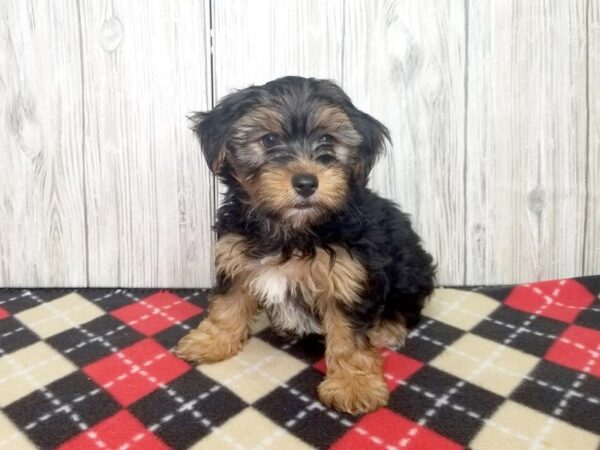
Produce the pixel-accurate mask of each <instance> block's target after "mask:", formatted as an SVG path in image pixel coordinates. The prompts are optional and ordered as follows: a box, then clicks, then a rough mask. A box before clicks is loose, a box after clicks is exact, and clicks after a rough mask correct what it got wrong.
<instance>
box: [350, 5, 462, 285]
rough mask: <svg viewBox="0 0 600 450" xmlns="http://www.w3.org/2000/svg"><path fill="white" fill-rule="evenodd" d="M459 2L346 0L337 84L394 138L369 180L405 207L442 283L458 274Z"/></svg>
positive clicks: (457, 277) (454, 280)
mask: <svg viewBox="0 0 600 450" xmlns="http://www.w3.org/2000/svg"><path fill="white" fill-rule="evenodd" d="M464 20H465V11H464V8H463V3H462V2H449V3H442V2H436V1H434V0H427V1H419V2H415V1H410V0H406V1H387V0H386V1H383V0H378V1H372V0H360V1H348V2H346V8H345V13H344V64H343V69H344V70H343V77H342V85H343V87H344V89H345V90H346V91H347V92H348V94H349V95H350V96H351V97H352V98H353V99H354V100H355V103H356V104H357V105H358V106H359V107H360V108H361V109H363V110H365V111H366V112H368V113H370V114H371V115H373V116H374V117H376V118H378V119H379V120H381V121H382V122H383V123H384V124H386V125H387V126H388V127H389V129H390V131H391V135H392V141H393V146H392V148H390V149H389V152H388V153H387V156H386V157H384V158H382V159H381V161H380V162H379V163H378V164H377V166H376V167H375V169H374V171H373V174H372V177H371V186H372V187H373V188H374V189H375V190H376V191H378V192H379V193H380V194H382V195H384V196H385V197H388V198H391V199H393V200H395V201H397V202H398V203H399V204H400V205H401V207H402V209H403V210H404V211H406V212H408V213H410V214H411V215H412V217H413V223H414V226H415V228H416V229H417V231H418V232H419V234H420V235H421V236H422V238H423V240H424V243H425V246H426V247H427V248H428V249H429V251H431V253H432V254H433V255H434V257H435V259H436V262H437V263H438V279H439V281H440V282H442V283H444V284H461V283H462V282H463V281H464V247H465V246H464V240H465V235H464V211H465V206H464V195H463V192H464V173H463V168H464V107H465V86H464V71H465V57H464V56H465V55H464V54H465V27H464Z"/></svg>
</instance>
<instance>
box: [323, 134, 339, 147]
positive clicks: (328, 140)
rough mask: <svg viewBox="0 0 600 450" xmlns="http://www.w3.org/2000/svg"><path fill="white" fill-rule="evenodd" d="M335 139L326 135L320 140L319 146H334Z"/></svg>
mask: <svg viewBox="0 0 600 450" xmlns="http://www.w3.org/2000/svg"><path fill="white" fill-rule="evenodd" d="M334 141H335V139H334V138H333V136H332V135H330V134H324V135H323V136H321V137H320V138H319V144H321V145H333V143H334Z"/></svg>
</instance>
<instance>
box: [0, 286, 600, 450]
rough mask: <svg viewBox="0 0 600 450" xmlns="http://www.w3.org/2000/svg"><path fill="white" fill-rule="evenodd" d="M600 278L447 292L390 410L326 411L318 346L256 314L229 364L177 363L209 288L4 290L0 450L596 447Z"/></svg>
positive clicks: (409, 350)
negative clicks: (279, 331) (277, 330)
mask: <svg viewBox="0 0 600 450" xmlns="http://www.w3.org/2000/svg"><path fill="white" fill-rule="evenodd" d="M599 293H600V277H585V278H576V279H564V280H555V281H545V282H539V283H532V284H524V285H518V286H501V287H477V288H446V289H444V288H441V289H438V290H437V291H436V293H435V295H434V296H433V298H432V299H431V300H430V302H429V303H428V306H427V307H426V309H425V312H424V317H423V319H422V321H421V322H420V324H419V325H418V326H417V327H416V328H414V329H413V330H412V331H411V333H410V335H409V338H408V340H407V343H406V345H405V347H404V348H402V349H399V350H398V349H384V350H382V352H383V357H384V369H385V378H386V380H387V383H388V386H389V389H390V402H389V405H388V406H387V407H386V408H383V409H380V410H378V411H376V412H374V413H371V414H367V415H363V416H358V417H354V416H350V415H347V414H342V413H338V412H336V411H333V410H330V409H328V408H326V407H324V406H323V405H322V404H321V403H319V401H318V399H317V397H316V387H317V385H318V384H319V382H320V381H321V380H322V378H323V375H324V370H325V365H324V362H323V352H324V348H323V343H322V340H321V339H320V338H319V337H317V336H315V337H309V338H306V339H302V340H291V341H290V340H286V339H284V338H281V337H279V336H277V335H276V334H274V333H273V332H272V331H271V330H270V329H269V326H268V321H267V319H266V318H265V317H263V316H260V317H259V319H258V320H257V322H256V324H255V325H254V327H253V333H252V337H251V338H250V339H249V340H248V342H247V343H246V345H245V347H244V349H243V351H242V352H241V353H240V354H239V355H237V356H235V357H234V358H232V359H230V360H228V361H225V362H221V363H216V364H210V365H200V366H197V367H193V366H191V365H190V364H188V363H186V362H184V361H182V360H180V359H178V358H177V357H175V356H174V355H173V354H172V349H173V347H174V346H175V344H176V343H177V341H178V340H179V339H180V338H181V337H182V336H183V335H184V334H186V333H187V332H188V331H190V330H191V329H193V328H194V327H196V326H197V325H198V323H199V322H200V320H201V319H202V318H203V315H204V312H205V311H206V308H207V306H208V301H207V291H206V290H139V289H131V290H129V289H104V290H100V289H5V290H0V448H8V449H19V450H21V449H27V448H44V449H51V448H67V449H88V448H89V449H112V448H114V449H134V448H139V449H165V448H175V449H184V448H195V449H211V450H212V449H216V450H218V449H246V448H256V449H258V448H261V449H269V448H270V449H285V450H290V449H309V448H319V449H325V448H334V449H360V450H364V449H373V450H375V449H379V450H395V449H411V448H412V449H460V448H472V449H499V448H509V449H511V450H512V449H520V448H543V449H550V448H555V449H578V450H584V449H598V448H599V446H600V362H599V361H598V360H599V359H600V299H599V297H598V295H599Z"/></svg>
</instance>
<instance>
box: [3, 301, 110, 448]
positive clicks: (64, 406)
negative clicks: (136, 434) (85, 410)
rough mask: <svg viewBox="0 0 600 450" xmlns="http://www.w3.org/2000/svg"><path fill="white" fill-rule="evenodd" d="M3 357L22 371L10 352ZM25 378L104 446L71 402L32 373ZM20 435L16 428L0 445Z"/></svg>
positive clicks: (99, 445) (95, 441) (81, 428)
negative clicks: (58, 396)
mask: <svg viewBox="0 0 600 450" xmlns="http://www.w3.org/2000/svg"><path fill="white" fill-rule="evenodd" d="M29 296H30V297H31V298H32V299H33V300H35V301H36V302H37V303H39V304H43V303H44V301H43V300H42V299H41V298H40V297H38V296H37V295H34V294H33V293H32V292H30V291H29ZM50 310H51V311H52V312H53V313H57V312H58V311H57V309H56V308H54V307H53V306H50ZM71 323H72V322H71ZM3 358H4V359H6V361H8V363H9V364H10V365H11V366H13V367H15V366H17V368H18V371H22V370H21V369H22V368H21V367H20V366H19V363H18V362H16V361H15V360H14V357H13V356H12V355H11V354H9V353H5V354H4V356H3ZM25 378H27V380H28V382H29V383H30V386H33V387H35V388H36V389H37V390H38V391H39V392H40V393H41V394H42V395H43V396H44V397H46V399H48V400H49V401H50V403H52V404H53V405H55V406H61V408H60V409H64V410H65V411H66V413H67V414H69V417H70V418H71V420H72V421H73V422H74V423H75V425H77V427H78V428H79V429H80V430H81V431H86V430H87V431H86V435H87V436H88V437H89V438H90V439H91V440H92V441H93V442H94V444H95V445H96V446H97V447H100V448H102V447H105V446H106V443H105V442H104V441H102V440H101V439H98V438H97V437H91V436H89V434H90V431H89V426H88V424H87V423H86V422H84V421H83V420H82V419H81V417H80V416H79V414H77V413H76V412H75V411H74V410H73V406H72V405H71V404H69V403H64V402H61V400H60V399H59V398H57V397H56V395H54V393H52V392H51V391H50V389H48V387H47V386H45V385H44V384H43V383H40V382H39V381H37V379H36V378H35V377H34V376H33V375H29V374H26V375H25ZM20 435H22V433H21V432H20V431H19V430H17V431H16V432H14V433H13V434H12V435H11V436H9V437H8V438H7V439H5V440H3V441H0V445H3V443H4V442H10V441H12V440H14V439H15V438H16V437H17V436H20Z"/></svg>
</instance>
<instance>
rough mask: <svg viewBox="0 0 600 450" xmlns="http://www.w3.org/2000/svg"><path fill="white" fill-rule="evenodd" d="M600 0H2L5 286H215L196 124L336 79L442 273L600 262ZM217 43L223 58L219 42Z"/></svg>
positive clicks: (0, 184)
mask: <svg viewBox="0 0 600 450" xmlns="http://www.w3.org/2000/svg"><path fill="white" fill-rule="evenodd" d="M598 5H599V4H598V2H597V1H596V0H573V1H569V2H567V1H562V0H532V1H530V2H529V1H528V2H522V1H519V0H499V1H491V0H490V1H487V2H475V1H470V0H464V1H457V2H445V3H442V2H437V1H435V0H423V1H419V2H415V1H410V0H396V1H392V0H331V1H326V2H324V1H319V0H289V1H286V2H281V1H278V0H202V1H194V2H189V1H183V0H159V1H156V2H149V3H143V2H139V1H135V0H123V1H119V2H110V1H108V0H102V1H96V0H79V1H78V2H68V1H63V0H59V1H56V2H43V1H39V0H27V1H25V0H24V1H21V0H0V286H88V285H89V286H146V287H156V286H160V287H167V286H172V287H178V286H181V287H192V286H208V285H209V284H210V280H211V278H212V264H211V251H210V246H211V242H212V239H213V237H212V234H211V231H210V224H211V222H212V216H213V213H214V208H215V206H216V205H215V203H216V200H215V199H216V198H217V196H216V195H215V190H216V189H218V188H217V187H216V186H215V185H214V181H213V179H212V177H211V176H210V174H209V172H208V170H207V169H206V167H205V166H204V161H203V159H202V157H201V154H200V151H199V149H198V146H197V144H196V143H195V142H194V139H193V136H192V135H191V132H189V130H188V129H187V126H188V124H187V123H186V120H185V115H186V114H187V113H188V112H190V111H193V110H205V109H207V108H210V107H211V105H212V104H214V102H215V101H216V100H218V99H219V98H220V97H222V96H223V95H225V94H227V93H228V92H230V91H231V90H232V89H235V88H242V87H245V86H247V85H249V84H258V83H263V82H266V81H268V80H270V79H272V78H275V77H278V76H282V75H289V74H297V75H304V76H315V77H323V78H330V79H334V80H337V81H338V82H339V83H340V84H341V85H342V86H343V87H344V89H345V90H346V91H347V92H348V93H349V94H350V96H351V97H352V98H353V99H354V101H355V103H356V105H357V106H358V107H359V108H361V109H363V110H365V111H367V112H369V113H370V114H372V115H374V116H375V117H377V118H379V119H380V120H382V121H383V122H384V123H385V124H386V125H388V127H389V128H390V129H391V132H392V138H393V141H394V145H393V147H392V148H391V149H390V151H389V152H388V154H387V155H386V157H385V158H383V159H382V160H381V161H380V163H379V164H378V166H377V167H376V168H375V170H374V172H373V177H372V183H371V185H372V187H373V188H374V189H376V190H377V191H378V192H380V193H382V194H383V195H386V196H388V197H391V198H393V199H395V200H397V201H398V202H399V203H400V204H401V205H402V207H403V209H405V210H406V211H408V212H410V213H411V214H412V215H413V218H414V223H415V226H416V228H417V229H418V231H419V232H420V233H421V234H422V236H423V238H424V240H425V242H426V245H427V247H428V248H429V249H430V251H431V252H432V253H434V255H435V257H436V259H437V262H438V266H439V281H440V282H441V283H443V284H463V283H469V284H487V283H512V282H520V281H533V280H539V279H545V278H555V277H564V276H573V275H582V274H594V273H600V215H598V214H596V212H595V210H596V208H597V205H598V204H599V202H600V178H599V177H600V87H599V86H600V84H599V83H595V82H593V80H596V79H598V78H600V7H599V6H598ZM211 50H212V51H211Z"/></svg>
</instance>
